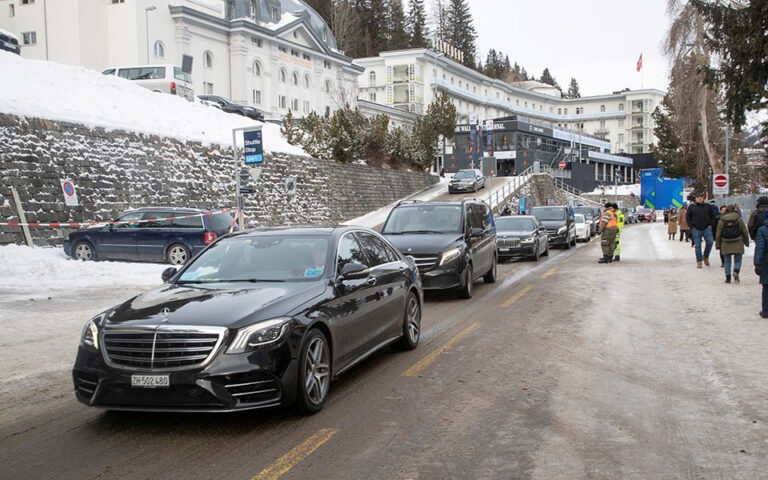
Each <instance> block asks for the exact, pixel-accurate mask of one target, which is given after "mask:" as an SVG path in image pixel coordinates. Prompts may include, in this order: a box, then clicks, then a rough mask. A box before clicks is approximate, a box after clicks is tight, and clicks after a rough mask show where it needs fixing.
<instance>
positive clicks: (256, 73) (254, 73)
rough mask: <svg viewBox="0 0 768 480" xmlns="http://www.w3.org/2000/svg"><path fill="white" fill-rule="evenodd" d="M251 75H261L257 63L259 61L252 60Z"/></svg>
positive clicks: (259, 66)
mask: <svg viewBox="0 0 768 480" xmlns="http://www.w3.org/2000/svg"><path fill="white" fill-rule="evenodd" d="M253 76H254V77H260V76H261V65H259V62H253Z"/></svg>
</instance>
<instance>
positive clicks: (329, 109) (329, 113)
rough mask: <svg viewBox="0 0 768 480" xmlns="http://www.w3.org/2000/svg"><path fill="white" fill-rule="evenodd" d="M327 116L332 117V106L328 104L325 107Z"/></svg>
mask: <svg viewBox="0 0 768 480" xmlns="http://www.w3.org/2000/svg"><path fill="white" fill-rule="evenodd" d="M325 116H326V117H330V116H331V107H329V106H327V105H326V107H325Z"/></svg>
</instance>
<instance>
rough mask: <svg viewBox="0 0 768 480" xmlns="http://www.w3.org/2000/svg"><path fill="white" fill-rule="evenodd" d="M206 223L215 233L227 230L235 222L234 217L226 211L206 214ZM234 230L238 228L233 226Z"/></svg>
mask: <svg viewBox="0 0 768 480" xmlns="http://www.w3.org/2000/svg"><path fill="white" fill-rule="evenodd" d="M208 223H209V224H210V225H211V230H213V231H214V232H216V233H221V232H228V231H229V228H230V227H232V225H233V224H234V223H235V219H234V218H232V216H230V215H229V214H228V213H215V214H213V215H210V216H208ZM234 230H239V229H238V228H235V229H234Z"/></svg>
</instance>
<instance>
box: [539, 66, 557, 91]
mask: <svg viewBox="0 0 768 480" xmlns="http://www.w3.org/2000/svg"><path fill="white" fill-rule="evenodd" d="M539 81H540V82H541V83H546V84H548V85H552V86H553V87H556V88H560V86H559V85H558V84H557V81H556V80H555V77H553V76H552V74H551V73H549V68H545V69H544V71H543V72H542V73H541V78H540V79H539Z"/></svg>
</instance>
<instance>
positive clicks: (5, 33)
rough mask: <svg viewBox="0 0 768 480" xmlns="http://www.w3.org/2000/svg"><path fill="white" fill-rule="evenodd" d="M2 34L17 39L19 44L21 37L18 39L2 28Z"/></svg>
mask: <svg viewBox="0 0 768 480" xmlns="http://www.w3.org/2000/svg"><path fill="white" fill-rule="evenodd" d="M0 34H3V35H7V36H9V37H11V38H15V39H16V41H17V42H18V41H19V37H17V36H16V35H14V34H13V33H11V32H9V31H8V30H3V29H2V28H0Z"/></svg>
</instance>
